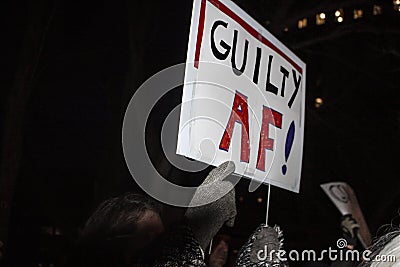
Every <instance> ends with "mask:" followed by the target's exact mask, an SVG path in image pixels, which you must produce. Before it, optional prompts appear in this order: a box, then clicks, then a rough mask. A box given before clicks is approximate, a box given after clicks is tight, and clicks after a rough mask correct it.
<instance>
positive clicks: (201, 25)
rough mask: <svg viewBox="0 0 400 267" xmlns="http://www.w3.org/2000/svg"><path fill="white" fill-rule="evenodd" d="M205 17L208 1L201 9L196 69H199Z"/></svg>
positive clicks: (204, 2) (203, 3)
mask: <svg viewBox="0 0 400 267" xmlns="http://www.w3.org/2000/svg"><path fill="white" fill-rule="evenodd" d="M205 16H206V0H202V1H201V7H200V17H199V28H198V29H197V41H196V52H195V55H194V67H195V68H196V69H198V68H199V58H200V49H201V43H202V40H203V32H204V19H205Z"/></svg>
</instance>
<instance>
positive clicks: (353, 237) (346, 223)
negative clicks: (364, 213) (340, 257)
mask: <svg viewBox="0 0 400 267" xmlns="http://www.w3.org/2000/svg"><path fill="white" fill-rule="evenodd" d="M340 227H341V229H342V235H343V237H344V238H345V239H346V241H347V244H348V245H352V246H356V245H357V233H358V230H359V229H360V225H359V224H358V223H357V221H356V220H355V219H354V218H353V217H352V216H351V215H350V214H346V215H344V216H343V217H342V218H341V220H340Z"/></svg>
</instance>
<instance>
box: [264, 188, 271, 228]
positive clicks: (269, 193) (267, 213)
mask: <svg viewBox="0 0 400 267" xmlns="http://www.w3.org/2000/svg"><path fill="white" fill-rule="evenodd" d="M270 198H271V184H270V183H268V195H267V211H266V214H265V225H266V226H268V217H269V200H270Z"/></svg>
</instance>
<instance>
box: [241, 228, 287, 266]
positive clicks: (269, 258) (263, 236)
mask: <svg viewBox="0 0 400 267" xmlns="http://www.w3.org/2000/svg"><path fill="white" fill-rule="evenodd" d="M282 247H283V233H282V231H281V230H280V228H279V226H274V227H270V226H266V225H265V224H261V225H260V226H259V227H258V228H257V229H256V230H255V231H254V233H253V234H252V235H251V236H250V238H249V239H248V240H247V243H246V244H245V245H244V246H243V247H242V248H241V250H240V253H239V257H238V261H237V266H238V267H256V266H287V264H286V262H283V261H282V260H281V257H280V256H279V251H280V250H281V249H282ZM281 256H282V257H286V256H285V255H281Z"/></svg>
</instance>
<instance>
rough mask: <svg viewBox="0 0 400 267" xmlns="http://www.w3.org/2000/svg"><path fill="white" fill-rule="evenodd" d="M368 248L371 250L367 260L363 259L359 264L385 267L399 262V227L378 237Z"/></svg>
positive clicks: (364, 266) (363, 266)
mask: <svg viewBox="0 0 400 267" xmlns="http://www.w3.org/2000/svg"><path fill="white" fill-rule="evenodd" d="M369 250H370V251H371V254H370V255H369V256H368V258H369V260H365V261H363V262H362V263H361V264H360V266H362V267H367V266H371V267H386V266H394V265H395V264H398V263H399V262H400V229H396V230H394V231H391V232H389V233H387V234H385V235H384V236H382V237H380V238H379V239H378V240H376V241H375V242H374V244H373V245H372V246H371V248H369ZM393 257H394V261H393ZM388 259H390V260H388Z"/></svg>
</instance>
